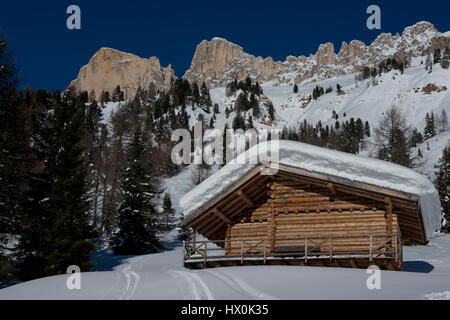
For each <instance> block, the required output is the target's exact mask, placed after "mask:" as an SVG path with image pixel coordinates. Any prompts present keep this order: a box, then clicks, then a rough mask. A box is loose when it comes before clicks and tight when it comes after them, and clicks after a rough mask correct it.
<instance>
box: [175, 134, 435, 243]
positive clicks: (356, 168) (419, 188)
mask: <svg viewBox="0 0 450 320" xmlns="http://www.w3.org/2000/svg"><path fill="white" fill-rule="evenodd" d="M272 144H274V149H273V150H275V148H276V144H278V146H279V163H280V164H283V165H287V166H290V167H294V168H299V169H303V170H307V171H310V172H314V173H321V174H325V175H328V176H330V177H332V178H338V179H346V180H350V181H355V182H361V183H366V184H370V185H374V186H378V187H382V188H387V189H392V190H397V191H400V192H405V193H409V194H413V195H417V196H419V197H420V200H419V202H420V206H421V213H422V218H423V222H424V228H425V232H426V236H427V238H428V239H429V238H430V236H431V234H432V233H433V232H434V231H435V230H437V229H439V228H440V223H441V208H440V201H439V196H438V193H437V191H436V189H435V187H434V186H433V184H432V183H431V182H430V181H429V180H428V179H427V178H426V177H425V176H423V175H421V174H419V173H417V172H415V171H413V170H411V169H408V168H406V167H403V166H399V165H396V164H393V163H390V162H385V161H381V160H378V159H373V158H368V157H362V156H357V155H353V154H348V153H343V152H339V151H334V150H330V149H325V148H320V147H316V146H312V145H309V144H304V143H300V142H294V141H276V142H263V143H260V144H258V145H256V146H254V147H252V148H250V149H249V150H247V151H246V152H245V153H241V154H240V155H239V156H238V157H237V159H236V161H237V163H228V164H227V165H226V166H225V167H223V168H222V169H221V170H219V171H218V172H216V173H215V174H214V175H212V176H210V177H209V178H208V179H206V180H205V181H203V182H202V183H201V184H200V185H198V186H197V187H196V188H194V189H193V190H192V191H190V192H189V193H187V194H186V195H184V197H183V198H182V199H181V200H180V208H181V210H183V213H184V216H185V223H188V222H190V221H192V220H193V219H194V218H195V217H196V216H197V215H198V214H200V213H201V212H202V210H203V209H205V206H206V205H208V203H209V202H210V201H211V200H213V199H214V198H216V197H217V196H218V195H220V194H222V193H223V192H225V191H226V190H227V189H229V188H230V187H232V186H233V184H234V183H236V182H237V181H238V180H239V179H241V178H242V177H243V176H244V175H245V174H247V173H248V172H250V171H251V170H252V169H253V168H255V167H256V166H257V165H258V164H257V163H260V162H259V160H260V159H263V158H262V157H264V156H265V155H267V154H268V150H271V148H273V147H272ZM238 163H246V164H238Z"/></svg>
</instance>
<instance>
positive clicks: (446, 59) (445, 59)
mask: <svg viewBox="0 0 450 320" xmlns="http://www.w3.org/2000/svg"><path fill="white" fill-rule="evenodd" d="M449 66H450V49H449V47H445V49H444V52H443V54H442V60H441V67H442V68H443V69H448V68H449Z"/></svg>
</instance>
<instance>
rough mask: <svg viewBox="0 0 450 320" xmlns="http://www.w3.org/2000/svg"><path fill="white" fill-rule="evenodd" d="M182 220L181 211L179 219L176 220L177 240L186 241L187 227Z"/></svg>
mask: <svg viewBox="0 0 450 320" xmlns="http://www.w3.org/2000/svg"><path fill="white" fill-rule="evenodd" d="M183 220H184V214H183V213H182V212H181V213H180V219H179V221H178V235H177V238H178V241H186V240H187V239H188V234H189V231H188V227H187V226H186V225H184V224H183Z"/></svg>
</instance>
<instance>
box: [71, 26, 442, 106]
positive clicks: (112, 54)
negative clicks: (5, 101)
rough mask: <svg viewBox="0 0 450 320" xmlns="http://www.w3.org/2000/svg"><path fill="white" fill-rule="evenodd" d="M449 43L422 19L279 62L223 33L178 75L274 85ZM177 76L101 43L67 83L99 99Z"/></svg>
mask: <svg viewBox="0 0 450 320" xmlns="http://www.w3.org/2000/svg"><path fill="white" fill-rule="evenodd" d="M446 46H450V32H446V33H440V32H439V31H437V30H436V28H435V27H434V25H433V24H431V23H429V22H426V21H421V22H418V23H416V24H414V25H413V26H409V27H406V28H404V30H403V32H402V34H401V35H400V34H398V33H397V34H395V35H392V34H391V33H380V34H379V35H378V37H377V38H376V39H375V40H374V41H373V42H372V43H371V44H370V45H366V44H365V43H364V42H362V41H360V40H352V41H350V42H349V43H347V42H345V41H343V42H342V44H341V48H340V49H339V51H338V52H336V50H335V46H334V44H333V43H331V42H327V43H323V44H320V45H319V47H318V50H317V52H316V53H315V54H310V55H309V56H308V57H307V56H303V55H301V56H297V57H295V56H293V55H289V56H287V57H286V59H285V60H284V61H275V60H274V59H273V58H272V57H266V58H263V57H261V56H254V55H251V54H249V53H246V52H245V51H244V49H243V47H241V46H239V45H237V44H234V43H232V42H230V41H228V40H226V39H224V38H221V37H214V38H212V39H211V40H210V41H208V40H203V41H201V42H200V43H199V44H198V45H197V47H196V50H195V52H194V55H193V58H192V62H191V65H190V67H189V69H188V70H187V71H186V72H185V74H184V76H183V77H182V78H184V79H186V80H188V81H189V82H190V83H193V82H197V84H199V85H201V84H202V83H203V82H205V83H206V85H207V86H208V87H209V88H215V87H222V86H225V85H226V84H227V83H228V82H230V81H232V80H234V79H237V80H243V79H245V78H246V77H247V76H250V77H251V78H253V79H254V80H257V81H259V82H261V83H266V82H273V83H274V85H280V84H289V85H293V84H294V83H301V82H304V81H317V80H323V79H330V78H333V77H338V76H342V75H347V74H352V73H355V72H359V71H361V69H362V68H363V67H365V66H369V67H376V66H377V64H378V63H380V62H381V61H383V60H385V59H387V58H397V59H399V60H404V59H405V58H406V57H408V58H412V57H417V56H423V55H427V54H430V53H432V51H433V50H434V49H436V48H440V49H443V48H445V47H446ZM175 79H176V76H175V73H174V71H173V69H172V66H171V65H169V66H167V67H162V66H161V64H160V62H159V59H158V58H156V57H151V58H149V59H145V58H140V57H138V56H137V55H134V54H131V53H126V52H122V51H119V50H116V49H112V48H105V47H104V48H101V49H99V50H98V51H97V52H96V53H95V54H94V55H93V57H92V58H91V59H90V60H89V63H88V64H87V65H85V66H83V67H82V68H81V69H80V72H79V74H78V76H77V78H76V79H75V80H73V81H72V82H71V83H70V85H69V87H73V88H74V89H75V90H76V91H77V92H80V91H87V92H88V93H90V94H91V96H93V98H96V99H99V98H100V95H101V92H103V91H109V92H112V90H114V88H115V87H116V86H117V85H119V86H121V88H124V87H125V88H126V87H128V88H127V92H126V95H127V96H128V97H132V96H133V95H134V94H135V93H136V92H137V89H138V87H139V86H141V87H143V88H148V87H149V86H150V84H151V83H153V84H154V85H155V87H156V89H161V90H163V91H166V90H168V89H169V88H170V86H171V84H172V83H173V81H174V80H175Z"/></svg>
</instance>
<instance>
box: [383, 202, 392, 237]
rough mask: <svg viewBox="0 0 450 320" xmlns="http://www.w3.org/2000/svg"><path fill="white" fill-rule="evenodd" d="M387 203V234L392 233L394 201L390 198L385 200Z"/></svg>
mask: <svg viewBox="0 0 450 320" xmlns="http://www.w3.org/2000/svg"><path fill="white" fill-rule="evenodd" d="M384 201H385V203H386V228H387V233H388V234H391V233H392V201H391V198H390V197H386V198H384Z"/></svg>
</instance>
